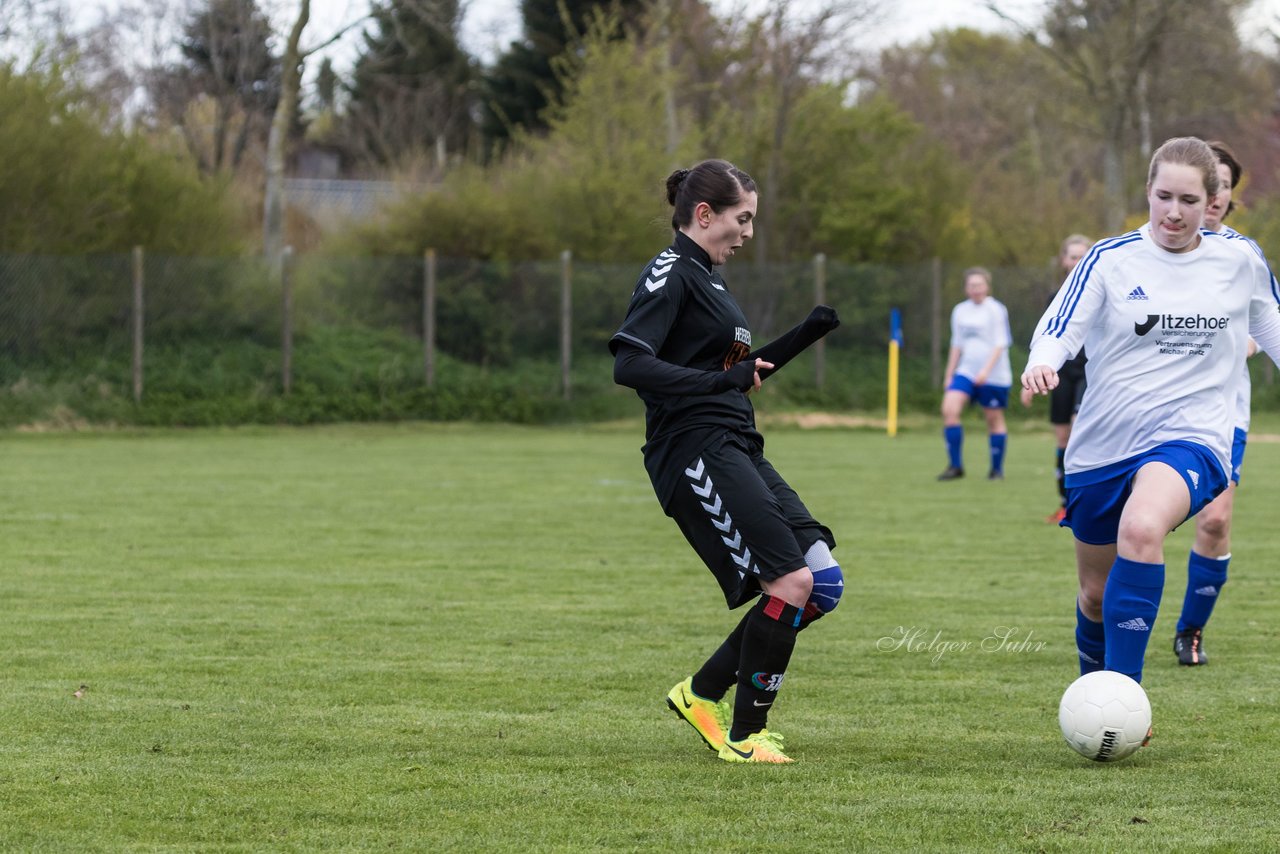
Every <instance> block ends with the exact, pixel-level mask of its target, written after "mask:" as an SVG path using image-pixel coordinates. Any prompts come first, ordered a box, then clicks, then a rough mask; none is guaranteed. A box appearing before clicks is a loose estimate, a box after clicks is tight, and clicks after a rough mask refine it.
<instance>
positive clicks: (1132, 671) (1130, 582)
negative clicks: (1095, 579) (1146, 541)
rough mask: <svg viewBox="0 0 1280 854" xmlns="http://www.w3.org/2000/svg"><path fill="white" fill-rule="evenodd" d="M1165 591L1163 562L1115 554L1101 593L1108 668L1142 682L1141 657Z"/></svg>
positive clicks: (1145, 648) (1145, 650)
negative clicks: (1146, 561) (1142, 561)
mask: <svg viewBox="0 0 1280 854" xmlns="http://www.w3.org/2000/svg"><path fill="white" fill-rule="evenodd" d="M1163 592H1164V564H1162V563H1139V562H1138V561H1135V560H1129V559H1128V558H1123V557H1120V556H1119V555H1117V556H1116V560H1115V563H1113V564H1112V565H1111V574H1110V575H1108V576H1107V586H1106V588H1105V589H1104V590H1103V594H1102V622H1103V625H1104V626H1105V631H1106V637H1107V641H1106V664H1107V669H1108V670H1115V671H1118V672H1120V673H1123V674H1125V675H1126V676H1129V677H1131V678H1132V679H1133V680H1134V681H1136V682H1141V681H1142V660H1143V658H1144V657H1145V656H1146V653H1147V642H1148V641H1149V640H1150V639H1151V631H1152V628H1153V627H1154V625H1155V622H1156V614H1157V613H1158V612H1159V610H1160V595H1161V593H1163Z"/></svg>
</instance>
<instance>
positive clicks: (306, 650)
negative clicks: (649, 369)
mask: <svg viewBox="0 0 1280 854" xmlns="http://www.w3.org/2000/svg"><path fill="white" fill-rule="evenodd" d="M1028 425H1029V426H1028ZM908 426H909V427H910V428H911V429H909V430H907V431H905V432H904V433H903V434H902V435H900V436H899V437H897V438H896V439H893V440H890V439H888V438H886V437H884V436H883V435H881V434H879V433H875V432H870V431H856V430H834V429H832V430H812V431H801V430H798V429H791V428H775V429H770V430H767V435H768V448H767V451H768V453H769V456H770V458H771V459H772V460H773V462H774V463H775V464H776V465H777V466H778V468H779V469H780V470H781V471H782V472H783V474H784V475H785V476H787V477H788V479H789V480H790V482H791V483H792V484H793V485H794V486H795V487H796V488H797V489H798V491H799V492H800V494H801V495H802V496H803V497H804V498H805V500H806V502H807V503H808V504H809V506H810V508H811V509H812V510H813V511H814V513H815V514H816V515H817V516H818V517H819V518H820V519H822V520H823V521H824V522H826V523H827V524H829V525H830V526H831V528H832V529H833V530H834V531H835V532H836V536H837V537H838V538H839V541H840V547H839V549H838V551H837V556H838V557H839V558H840V559H841V563H842V564H843V565H844V567H845V573H846V578H847V579H848V588H847V591H846V593H845V596H844V603H843V604H842V605H841V608H840V610H839V611H837V612H836V613H835V614H833V615H831V616H830V617H828V618H827V619H825V620H824V621H823V622H821V623H819V624H818V625H817V626H815V627H814V628H813V629H812V630H810V631H807V632H805V634H804V635H802V636H801V639H800V643H799V645H798V646H797V651H796V655H795V657H794V658H793V660H792V664H791V667H790V670H789V674H788V679H787V686H786V689H785V690H784V692H783V694H782V695H781V697H780V700H779V702H778V704H777V707H776V709H775V711H774V713H773V715H772V716H771V719H770V723H771V726H772V727H774V728H775V729H777V730H779V731H781V732H783V733H784V734H785V735H786V737H787V746H788V750H789V752H790V753H791V754H792V755H793V756H794V757H795V758H796V759H797V760H798V762H797V764H795V765H793V766H789V767H752V766H730V765H727V764H725V763H721V762H719V761H718V760H717V759H716V758H715V757H714V756H713V755H712V754H711V753H710V752H709V751H707V750H706V749H705V748H704V747H702V746H701V743H700V742H699V740H698V739H697V737H696V736H695V735H694V733H693V732H692V730H690V729H689V728H688V727H687V726H685V725H683V724H681V723H680V722H678V721H677V720H676V719H675V717H674V716H672V715H671V714H670V713H669V712H668V710H667V709H666V708H665V705H664V702H663V698H664V695H665V693H666V691H667V690H668V689H669V688H670V687H671V685H672V684H673V683H674V682H676V681H677V680H678V679H679V678H681V677H683V676H685V675H687V674H688V673H689V672H691V671H692V669H694V668H695V667H696V666H697V664H699V663H700V661H701V659H702V658H703V657H704V656H705V655H706V654H707V653H708V652H710V650H711V649H712V648H713V647H714V646H715V645H716V644H718V643H719V641H720V640H721V639H722V638H723V636H724V634H725V633H726V632H727V631H728V630H729V629H730V628H731V627H732V625H733V623H734V621H735V619H736V616H737V615H736V614H731V613H729V612H727V611H725V609H724V607H723V604H722V600H721V598H720V594H719V592H718V589H717V588H716V585H715V584H714V583H713V581H712V579H711V577H710V576H709V575H708V574H707V572H706V570H705V569H703V568H702V566H701V565H700V564H699V563H697V562H696V560H695V558H694V557H693V554H692V552H691V550H690V549H689V548H688V547H687V546H686V545H685V543H684V542H683V540H682V539H681V538H680V535H679V533H678V532H677V530H676V528H675V526H674V524H672V523H671V521H670V520H668V519H667V518H665V517H664V516H663V515H662V513H661V511H660V509H659V508H658V506H657V503H656V501H655V500H654V498H653V495H652V493H651V490H650V487H649V484H648V481H647V479H646V478H645V476H644V471H643V468H642V466H641V460H640V454H639V451H638V448H639V445H640V444H641V432H642V428H641V426H640V424H639V423H635V422H632V423H625V424H605V425H599V426H594V427H589V428H579V429H574V428H517V427H504V426H489V425H486V426H474V425H446V426H429V425H396V426H344V427H322V428H311V429H292V428H246V429H238V430H207V431H206V430H200V431H190V432H176V431H170V432H137V433H134V432H113V433H79V434H65V433H64V434H48V435H25V434H0V496H2V497H0V589H2V590H3V600H2V606H3V615H2V616H0V649H2V650H3V656H4V667H3V668H2V669H0V849H4V850H25V851H30V850H36V851H39V850H59V851H61V850H85V851H115V850H179V851H185V850H200V851H258V850H294V851H310V850H316V849H321V848H326V849H333V848H342V849H356V850H364V849H368V850H375V849H376V850H436V849H443V850H472V851H480V850H518V851H528V850H537V851H548V850H581V849H601V850H604V849H608V850H619V849H621V850H644V851H650V850H716V851H762V850H786V851H798V850H806V851H848V850H883V851H902V850H931V851H946V850H956V851H959V850H972V851H992V850H1010V851H1074V850H1177V849H1183V850H1266V849H1269V848H1272V847H1274V844H1275V840H1276V839H1277V838H1280V817H1277V813H1276V811H1275V809H1274V805H1275V803H1276V802H1277V800H1280V782H1277V781H1280V735H1278V734H1277V727H1276V723H1277V713H1276V700H1277V685H1280V662H1278V659H1277V655H1276V651H1277V643H1276V641H1277V634H1278V633H1280V619H1277V618H1278V617H1280V614H1278V613H1277V612H1278V611H1280V605H1277V598H1276V587H1277V577H1276V574H1275V571H1274V568H1275V566H1276V565H1277V563H1278V562H1280V541H1277V539H1276V538H1275V536H1274V530H1275V524H1274V521H1273V519H1274V510H1273V508H1274V507H1276V506H1277V505H1278V504H1280V480H1277V479H1276V478H1274V477H1273V476H1271V473H1272V472H1274V471H1275V470H1276V467H1277V465H1280V445H1278V444H1273V443H1270V442H1267V441H1263V440H1262V438H1263V437H1261V435H1260V434H1261V433H1263V432H1266V431H1267V430H1268V429H1271V430H1272V431H1275V430H1276V428H1277V426H1280V421H1275V423H1259V424H1256V425H1255V436H1257V437H1258V438H1257V439H1256V440H1255V442H1253V443H1252V444H1251V445H1250V449H1249V457H1248V460H1247V462H1246V467H1245V483H1244V486H1243V487H1242V490H1241V492H1240V495H1239V499H1238V501H1237V517H1236V529H1235V538H1234V551H1235V555H1236V558H1235V561H1234V563H1233V566H1232V580H1231V582H1230V583H1229V584H1228V586H1227V588H1226V591H1225V593H1224V596H1223V599H1222V602H1221V604H1220V605H1219V607H1218V610H1217V613H1216V614H1215V617H1214V622H1213V624H1212V625H1211V627H1210V631H1209V632H1208V633H1207V644H1206V646H1207V648H1208V650H1209V652H1210V655H1211V656H1212V657H1213V662H1212V663H1211V664H1210V665H1209V666H1208V667H1205V668H1198V669H1195V670H1188V669H1179V668H1178V667H1177V665H1176V664H1175V661H1174V658H1173V655H1172V652H1171V651H1170V650H1169V645H1170V639H1171V636H1172V630H1173V622H1174V620H1175V619H1176V613H1177V609H1178V607H1179V605H1180V604H1181V599H1182V589H1181V588H1182V584H1183V581H1184V579H1185V569H1184V566H1185V554H1186V550H1187V547H1188V545H1189V542H1190V540H1189V533H1190V532H1189V530H1186V529H1187V528H1189V526H1184V530H1180V531H1178V532H1176V533H1175V534H1174V535H1173V536H1172V537H1171V538H1170V540H1169V545H1168V551H1167V554H1168V561H1169V564H1170V571H1169V573H1168V578H1169V583H1168V588H1167V590H1166V592H1165V599H1164V608H1163V613H1162V616H1161V618H1160V621H1159V624H1158V625H1157V626H1156V630H1155V632H1154V634H1153V638H1152V643H1151V649H1150V652H1149V655H1148V662H1147V670H1146V678H1145V682H1144V684H1145V687H1146V688H1147V690H1148V693H1149V695H1150V697H1151V700H1152V704H1153V706H1154V710H1155V722H1156V738H1155V741H1154V742H1153V744H1152V746H1151V747H1148V748H1146V749H1144V750H1142V751H1140V752H1139V753H1138V754H1137V756H1136V757H1135V758H1133V759H1131V760H1127V761H1125V762H1123V763H1119V764H1116V765H1097V764H1093V763H1090V762H1087V761H1086V760H1084V759H1082V758H1080V757H1078V756H1076V755H1075V754H1074V753H1072V752H1071V751H1070V749H1069V748H1067V746H1066V745H1065V744H1064V743H1063V741H1062V739H1061V737H1060V736H1059V734H1058V732H1057V719H1056V710H1057V701H1058V697H1059V695H1060V694H1061V692H1062V690H1063V689H1064V688H1065V687H1066V685H1067V684H1068V683H1069V682H1070V681H1071V680H1072V678H1074V675H1075V671H1076V666H1075V660H1074V659H1075V657H1074V650H1073V645H1072V630H1073V616H1074V615H1073V610H1072V598H1073V593H1074V568H1073V563H1072V557H1071V546H1070V538H1069V535H1068V534H1067V532H1065V531H1062V530H1058V529H1056V528H1051V527H1049V526H1047V525H1045V524H1044V523H1043V521H1042V519H1043V517H1044V515H1045V514H1046V513H1047V512H1048V511H1049V510H1050V509H1052V507H1053V505H1054V502H1055V500H1056V496H1055V493H1054V489H1053V485H1052V480H1051V477H1052V476H1051V471H1050V468H1051V462H1052V450H1051V440H1050V438H1049V435H1048V432H1047V430H1046V429H1044V428H1045V425H1043V424H1042V423H1041V422H1040V421H1039V420H1035V419H1033V420H1032V421H1030V422H1028V424H1026V425H1024V424H1022V423H1021V422H1020V423H1019V424H1018V425H1015V431H1014V435H1013V437H1012V439H1011V443H1010V457H1009V464H1008V474H1009V477H1008V480H1006V481H1004V482H1003V483H988V482H987V481H985V480H984V479H981V478H973V479H967V480H964V481H959V482H956V483H950V484H937V483H935V482H934V480H933V476H934V475H935V474H936V473H937V471H938V470H940V469H941V468H942V465H943V463H944V460H943V452H942V448H941V440H940V437H939V436H938V431H937V429H936V425H935V424H934V423H933V422H932V421H929V420H927V419H920V420H918V421H914V422H912V423H911V424H910V425H908ZM969 426H970V430H969V434H968V435H969V442H968V451H969V457H970V466H971V468H972V469H973V470H974V471H980V470H982V469H983V468H984V467H983V466H982V465H981V464H980V462H979V460H978V457H979V456H981V453H982V450H983V447H982V446H983V444H984V443H983V441H982V439H981V438H980V436H979V435H978V430H977V429H976V428H977V424H976V422H975V421H971V422H969ZM1002 627H1007V628H1008V629H1012V630H1013V631H1014V636H1013V638H1014V639H1019V640H1026V641H1029V642H1030V643H1029V645H1028V646H1026V647H1024V648H1023V649H1021V650H1020V651H1008V650H1005V651H994V650H991V649H984V648H983V641H984V639H986V638H990V637H993V636H995V635H996V634H997V633H998V632H1001V631H1003V630H1004V629H1002ZM913 631H914V632H917V635H916V636H917V638H918V645H917V646H916V648H914V649H907V648H903V647H898V648H886V647H893V646H894V644H892V643H890V642H882V641H881V639H882V638H900V637H901V634H902V633H903V632H908V633H909V632H913ZM935 639H936V641H935V643H934V644H933V648H932V649H921V648H919V647H920V646H926V645H927V643H928V641H930V640H935ZM990 643H991V642H988V646H989V645H990ZM1036 643H1041V644H1043V647H1039V648H1037V647H1036V646H1035V644H1036ZM940 644H955V645H958V646H952V647H948V648H946V649H945V650H944V651H943V652H942V654H941V655H939V654H938V651H939V649H940V648H941V647H940ZM966 645H967V646H966ZM82 684H83V685H85V686H87V687H86V688H85V690H84V692H83V697H81V698H76V697H75V696H73V692H75V691H76V690H77V688H79V686H81V685H82Z"/></svg>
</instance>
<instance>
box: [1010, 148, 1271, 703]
mask: <svg viewBox="0 0 1280 854" xmlns="http://www.w3.org/2000/svg"><path fill="white" fill-rule="evenodd" d="M1217 191H1218V174H1217V158H1216V157H1215V155H1214V153H1213V151H1212V150H1210V148H1209V146H1208V145H1207V144H1205V142H1204V141H1203V140H1199V139H1195V138H1190V137H1183V138H1178V139H1171V140H1169V141H1167V142H1166V143H1165V144H1164V145H1162V146H1160V148H1159V149H1158V150H1157V151H1156V153H1155V155H1154V156H1153V157H1152V160H1151V168H1150V171H1149V173H1148V182H1147V202H1148V206H1149V211H1150V216H1149V221H1148V222H1147V223H1146V224H1145V225H1143V226H1142V227H1141V228H1140V229H1138V230H1137V231H1133V232H1130V233H1128V234H1124V235H1120V236H1118V237H1113V238H1109V239H1106V240H1102V241H1099V242H1098V243H1097V244H1095V245H1094V247H1093V248H1092V249H1091V250H1090V251H1089V254H1088V255H1086V256H1085V258H1084V260H1083V261H1081V262H1080V264H1079V265H1077V267H1076V268H1075V270H1074V271H1073V272H1072V274H1071V276H1070V278H1069V279H1068V280H1067V283H1066V285H1065V286H1064V287H1063V288H1062V290H1061V291H1060V292H1059V293H1058V296H1057V297H1056V298H1055V299H1054V301H1053V304H1052V305H1050V306H1049V309H1048V310H1047V311H1046V312H1045V314H1044V316H1043V317H1042V318H1041V320H1040V323H1039V324H1038V326H1037V331H1036V334H1035V337H1034V338H1033V341H1032V348H1031V355H1030V357H1029V358H1028V360H1027V369H1026V371H1025V372H1024V373H1023V375H1022V384H1023V387H1024V388H1029V389H1031V390H1033V391H1035V392H1037V393H1041V394H1044V393H1048V392H1049V391H1050V390H1051V389H1053V388H1054V386H1056V385H1057V379H1058V378H1057V369H1058V368H1059V367H1060V366H1061V365H1062V363H1063V362H1064V361H1066V359H1067V358H1069V357H1070V356H1071V355H1073V354H1074V353H1076V352H1077V351H1078V350H1079V349H1080V347H1081V346H1082V345H1084V346H1085V347H1086V350H1087V351H1088V354H1089V392H1088V394H1087V395H1086V396H1085V399H1084V403H1083V405H1082V406H1081V409H1080V414H1079V416H1078V417H1077V419H1076V425H1075V428H1074V429H1073V430H1072V434H1071V441H1070V444H1069V445H1068V447H1067V456H1066V468H1067V483H1066V485H1067V493H1068V499H1067V516H1066V519H1065V520H1064V523H1063V524H1064V525H1066V526H1068V527H1070V528H1071V530H1072V534H1073V535H1074V537H1075V540H1076V568H1077V574H1078V578H1079V593H1078V595H1077V608H1076V643H1077V651H1078V653H1079V660H1080V669H1081V672H1089V671H1091V670H1097V669H1102V668H1104V667H1105V668H1106V669H1108V670H1115V671H1119V672H1121V673H1125V674H1127V675H1129V676H1131V677H1132V678H1134V679H1137V680H1139V681H1141V679H1142V665H1143V658H1144V655H1145V653H1146V648H1147V642H1148V640H1149V638H1150V633H1151V629H1152V626H1153V625H1154V623H1155V620H1156V615H1157V613H1158V611H1159V606H1160V596H1161V593H1162V591H1163V589H1164V575H1165V567H1164V539H1165V537H1166V536H1167V535H1168V533H1169V532H1170V531H1171V530H1173V529H1174V528H1175V527H1177V526H1178V525H1179V524H1181V523H1182V522H1183V521H1184V520H1186V519H1187V518H1189V517H1191V516H1193V515H1195V514H1196V513H1197V512H1198V511H1199V510H1200V509H1202V508H1203V507H1204V506H1205V505H1207V504H1208V503H1209V502H1210V501H1212V500H1213V499H1214V498H1215V497H1217V495H1218V494H1219V493H1221V492H1222V490H1224V489H1225V488H1226V485H1227V482H1228V476H1229V472H1230V459H1231V437H1232V429H1233V422H1234V411H1235V410H1234V403H1235V395H1236V392H1237V389H1238V385H1239V377H1240V372H1241V366H1242V365H1243V364H1244V360H1245V354H1246V350H1247V347H1248V341H1249V336H1250V335H1252V336H1253V337H1254V338H1255V339H1256V340H1257V341H1258V343H1259V345H1260V346H1261V347H1262V349H1264V350H1268V351H1269V352H1277V350H1276V347H1277V346H1280V313H1278V310H1280V303H1278V302H1277V295H1276V294H1275V292H1274V291H1273V290H1272V280H1271V276H1270V272H1269V271H1268V270H1267V269H1266V267H1265V265H1264V264H1263V263H1262V261H1261V260H1260V259H1259V258H1258V256H1257V255H1256V254H1253V253H1247V252H1243V251H1241V249H1240V246H1239V245H1231V241H1229V240H1228V239H1227V238H1224V237H1221V236H1219V235H1216V234H1212V233H1208V232H1202V231H1201V230H1200V227H1201V225H1202V223H1203V220H1204V212H1205V207H1206V205H1207V203H1208V200H1209V199H1210V198H1211V197H1212V196H1213V195H1214V194H1216V193H1217ZM1086 339H1087V344H1086Z"/></svg>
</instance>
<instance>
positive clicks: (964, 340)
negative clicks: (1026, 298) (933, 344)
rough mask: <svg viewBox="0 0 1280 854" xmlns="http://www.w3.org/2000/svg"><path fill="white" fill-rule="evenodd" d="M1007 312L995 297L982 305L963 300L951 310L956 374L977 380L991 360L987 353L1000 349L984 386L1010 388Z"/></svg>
mask: <svg viewBox="0 0 1280 854" xmlns="http://www.w3.org/2000/svg"><path fill="white" fill-rule="evenodd" d="M1012 344H1013V335H1012V334H1011V333H1010V332H1009V310H1008V309H1006V308H1005V307H1004V303H1002V302H1000V300H998V299H996V298H995V297H987V298H986V299H984V300H983V301H982V302H974V301H973V300H971V299H967V300H965V301H964V302H962V303H960V304H959V305H957V306H956V307H955V308H953V309H952V310H951V346H952V347H953V348H955V349H957V350H959V351H960V361H959V362H957V363H956V374H958V375H960V376H965V377H968V378H969V379H975V378H977V376H978V374H979V373H981V372H982V369H983V368H984V367H986V365H987V360H988V359H990V358H991V351H992V350H994V349H995V348H997V347H1001V348H1003V349H1004V352H1003V353H1001V354H1000V358H998V359H996V363H995V365H993V366H992V367H991V373H989V374H987V379H986V381H985V382H986V384H987V385H1000V386H1010V385H1013V369H1012V368H1011V367H1010V366H1009V347H1010V345H1012Z"/></svg>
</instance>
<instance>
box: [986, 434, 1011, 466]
mask: <svg viewBox="0 0 1280 854" xmlns="http://www.w3.org/2000/svg"><path fill="white" fill-rule="evenodd" d="M1008 441H1009V436H1008V434H1007V433H992V434H991V436H990V439H989V444H990V445H991V472H992V474H1003V473H1004V448H1005V445H1006V444H1007V443H1008Z"/></svg>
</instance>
